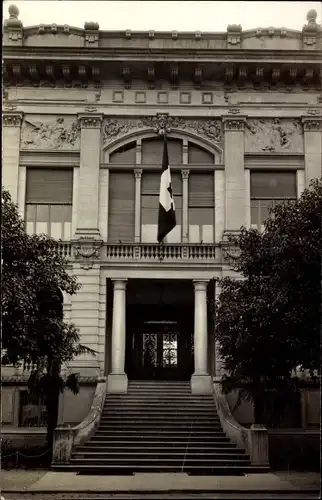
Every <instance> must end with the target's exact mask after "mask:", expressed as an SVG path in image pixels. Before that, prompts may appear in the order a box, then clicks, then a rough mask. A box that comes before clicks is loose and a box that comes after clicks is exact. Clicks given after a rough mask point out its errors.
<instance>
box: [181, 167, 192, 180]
mask: <svg viewBox="0 0 322 500" xmlns="http://www.w3.org/2000/svg"><path fill="white" fill-rule="evenodd" d="M189 174H190V170H188V169H183V170H181V175H182V179H183V180H187V179H189Z"/></svg>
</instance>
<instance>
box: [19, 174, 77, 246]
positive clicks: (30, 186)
mask: <svg viewBox="0 0 322 500" xmlns="http://www.w3.org/2000/svg"><path fill="white" fill-rule="evenodd" d="M72 198H73V170H72V169H42V168H28V170H27V188H26V217H25V220H26V230H27V232H28V233H29V234H35V233H38V234H39V233H44V234H46V235H48V236H52V237H53V238H55V239H62V240H64V241H68V240H70V238H71V225H72Z"/></svg>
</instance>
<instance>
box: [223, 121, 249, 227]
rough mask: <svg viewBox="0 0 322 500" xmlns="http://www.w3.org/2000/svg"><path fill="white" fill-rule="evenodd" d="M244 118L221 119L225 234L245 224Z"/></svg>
mask: <svg viewBox="0 0 322 500" xmlns="http://www.w3.org/2000/svg"><path fill="white" fill-rule="evenodd" d="M245 119H246V118H245V117H244V116H243V117H242V116H238V117H234V118H231V117H228V116H227V117H225V116H224V117H223V123H224V129H225V153H224V154H225V198H226V203H225V233H226V234H227V233H236V232H238V231H239V229H240V227H241V226H245V224H246V207H245V173H244V125H245Z"/></svg>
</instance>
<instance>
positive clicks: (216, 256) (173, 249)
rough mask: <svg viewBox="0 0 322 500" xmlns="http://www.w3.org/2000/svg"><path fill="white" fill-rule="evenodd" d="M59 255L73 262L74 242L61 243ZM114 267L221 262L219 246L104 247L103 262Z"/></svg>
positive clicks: (199, 244)
mask: <svg viewBox="0 0 322 500" xmlns="http://www.w3.org/2000/svg"><path fill="white" fill-rule="evenodd" d="M57 248H58V252H59V254H60V255H61V256H62V257H64V258H65V259H67V260H69V261H71V260H73V255H74V251H73V246H72V243H71V242H68V241H60V242H58V245H57ZM104 261H105V262H115V263H127V264H129V263H131V262H133V263H140V262H141V263H151V262H154V263H156V264H157V263H161V262H169V263H170V262H176V263H178V264H179V263H187V262H194V263H207V264H214V263H216V264H218V263H219V262H220V261H221V248H220V245H219V244H211V243H174V244H170V243H169V244H164V245H159V244H157V243H120V244H119V243H115V244H110V243H107V244H106V243H104V244H103V246H102V248H101V262H104Z"/></svg>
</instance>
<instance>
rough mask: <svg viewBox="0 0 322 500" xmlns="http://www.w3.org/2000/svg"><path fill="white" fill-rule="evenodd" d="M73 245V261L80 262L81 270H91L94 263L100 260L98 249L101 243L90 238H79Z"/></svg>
mask: <svg viewBox="0 0 322 500" xmlns="http://www.w3.org/2000/svg"><path fill="white" fill-rule="evenodd" d="M73 243H74V249H75V254H74V256H75V260H79V261H80V265H81V268H82V269H86V270H88V269H92V267H93V265H94V262H95V261H99V259H100V248H101V246H102V244H103V242H102V241H101V240H95V239H93V238H92V237H88V238H87V237H81V238H80V239H79V240H76V241H74V242H73Z"/></svg>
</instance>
